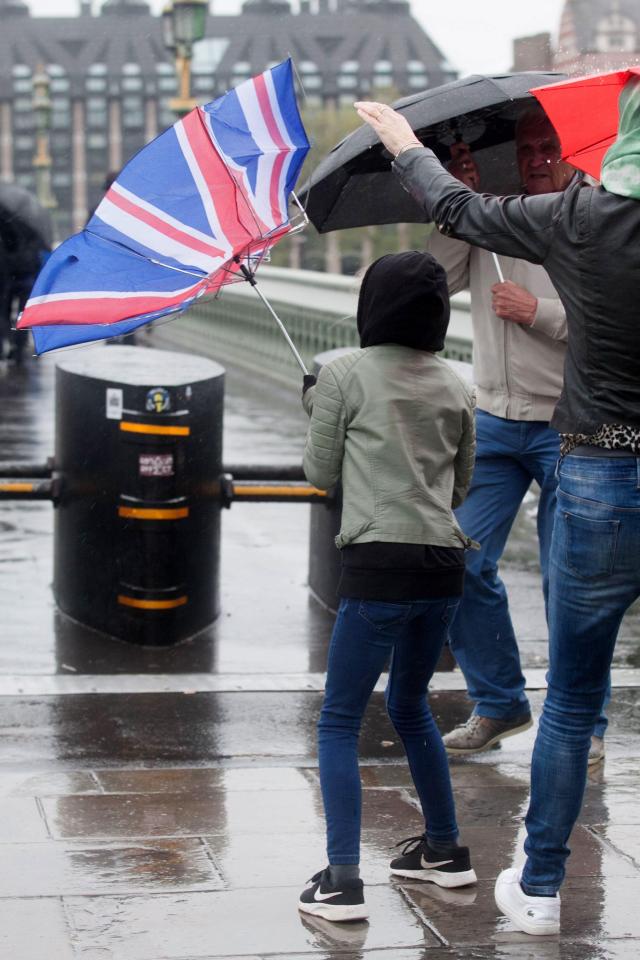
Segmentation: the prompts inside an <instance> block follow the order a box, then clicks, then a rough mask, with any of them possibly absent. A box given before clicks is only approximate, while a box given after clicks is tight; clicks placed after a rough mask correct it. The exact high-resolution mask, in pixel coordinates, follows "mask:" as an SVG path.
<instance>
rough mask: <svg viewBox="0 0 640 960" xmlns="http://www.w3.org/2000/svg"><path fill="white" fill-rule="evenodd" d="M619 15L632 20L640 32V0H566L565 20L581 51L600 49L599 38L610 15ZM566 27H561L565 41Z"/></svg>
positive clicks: (563, 21) (563, 15)
mask: <svg viewBox="0 0 640 960" xmlns="http://www.w3.org/2000/svg"><path fill="white" fill-rule="evenodd" d="M616 15H617V16H621V17H624V18H625V19H626V20H628V21H630V22H631V23H632V24H633V25H634V28H635V31H636V33H638V32H640V3H638V0H566V3H565V6H564V10H563V14H562V23H563V24H564V25H566V26H565V29H570V30H571V32H572V33H573V39H574V41H575V45H576V48H577V51H578V52H579V53H588V52H590V51H595V50H598V38H599V36H600V35H601V32H602V28H603V26H605V25H606V21H607V18H611V17H612V16H616ZM610 23H611V21H610ZM562 30H563V27H562V26H561V42H562V40H563V38H562ZM638 45H639V46H640V44H638Z"/></svg>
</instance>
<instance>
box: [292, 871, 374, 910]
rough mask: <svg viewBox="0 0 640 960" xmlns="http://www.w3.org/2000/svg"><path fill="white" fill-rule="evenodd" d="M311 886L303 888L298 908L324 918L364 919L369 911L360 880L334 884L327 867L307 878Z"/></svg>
mask: <svg viewBox="0 0 640 960" xmlns="http://www.w3.org/2000/svg"><path fill="white" fill-rule="evenodd" d="M309 883H310V884H311V886H309V887H307V889H306V890H303V892H302V894H301V895H300V901H299V903H298V910H302V911H303V913H311V914H313V915H314V916H316V917H324V919H325V920H338V921H340V920H366V919H367V917H368V916H369V911H368V910H367V907H366V905H365V902H364V892H363V883H362V880H348V881H344V882H343V883H341V884H340V885H339V886H335V885H334V884H333V883H332V882H331V879H330V876H329V868H328V867H327V868H326V869H325V870H321V871H320V873H316V875H315V876H314V877H311V880H309Z"/></svg>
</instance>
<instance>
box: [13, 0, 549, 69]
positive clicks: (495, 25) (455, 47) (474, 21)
mask: <svg viewBox="0 0 640 960" xmlns="http://www.w3.org/2000/svg"><path fill="white" fill-rule="evenodd" d="M27 2H28V3H29V5H30V7H31V11H32V13H33V14H35V15H39V16H49V17H51V16H73V14H75V13H76V12H77V10H78V7H79V0H27ZM164 2H165V0H151V6H152V8H153V9H154V10H155V11H159V10H160V9H161V8H162V7H163V6H164ZM240 2H241V0H213V4H212V9H213V10H215V12H216V13H236V12H237V11H238V9H239V8H240ZM94 6H95V7H96V8H98V7H99V6H100V0H94ZM411 6H412V8H413V13H414V16H415V17H416V18H417V19H418V20H419V21H420V23H421V24H422V25H423V26H424V27H425V29H426V30H427V32H428V33H429V35H430V36H431V38H432V39H433V40H434V41H435V42H436V43H437V44H438V46H439V47H440V49H441V50H442V52H443V54H444V55H445V56H446V57H447V58H448V59H449V60H450V61H451V63H452V64H453V66H454V67H455V68H456V69H457V70H459V71H460V72H461V73H462V74H465V73H493V72H496V71H500V70H507V69H508V68H509V67H510V66H511V41H512V39H513V37H519V36H526V35H527V34H532V33H541V32H543V31H551V33H553V34H556V33H557V31H558V25H559V22H560V15H561V13H562V8H563V6H564V0H536V3H535V4H521V3H517V2H513V0H512V2H507V0H452V2H450V3H442V2H435V0H412V3H411Z"/></svg>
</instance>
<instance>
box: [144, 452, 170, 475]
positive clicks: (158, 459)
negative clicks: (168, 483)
mask: <svg viewBox="0 0 640 960" xmlns="http://www.w3.org/2000/svg"><path fill="white" fill-rule="evenodd" d="M138 472H139V474H140V476H141V477H172V476H173V475H174V473H175V470H174V461H173V454H172V453H141V454H140V456H139V458H138Z"/></svg>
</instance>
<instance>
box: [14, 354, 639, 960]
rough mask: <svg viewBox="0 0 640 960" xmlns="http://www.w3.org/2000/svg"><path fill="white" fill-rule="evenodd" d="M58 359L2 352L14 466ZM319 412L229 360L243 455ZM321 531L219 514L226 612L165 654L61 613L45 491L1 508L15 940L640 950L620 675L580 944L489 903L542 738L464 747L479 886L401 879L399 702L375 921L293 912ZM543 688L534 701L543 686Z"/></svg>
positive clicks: (369, 848) (340, 949)
mask: <svg viewBox="0 0 640 960" xmlns="http://www.w3.org/2000/svg"><path fill="white" fill-rule="evenodd" d="M52 369H53V364H52V361H51V360H49V359H45V360H44V361H40V362H38V363H37V364H35V363H29V364H28V365H27V366H26V368H25V369H24V370H23V371H12V372H8V371H6V370H0V403H1V405H2V407H1V408H2V415H1V417H0V444H1V449H2V453H1V454H0V459H7V460H10V459H15V460H18V459H20V460H29V461H36V460H42V459H44V458H45V457H46V456H47V455H49V454H50V453H51V451H52V449H53V437H52V429H53V426H52V415H51V410H52V393H51V390H52ZM303 429H304V418H303V416H302V414H301V413H300V412H299V411H298V407H297V404H296V402H295V397H292V394H290V393H288V392H287V391H285V390H283V389H281V388H278V387H275V386H268V385H266V384H265V385H261V384H258V383H257V382H256V379H255V377H251V378H245V377H243V376H242V375H240V374H237V373H235V374H234V373H231V374H230V375H229V377H228V384H227V409H226V423H225V459H226V461H227V462H231V461H233V462H238V461H239V462H242V461H243V460H249V459H251V460H252V461H254V460H261V461H263V462H265V463H271V462H277V461H280V462H292V461H294V460H296V458H298V457H299V453H300V448H301V442H302V431H303ZM247 451H250V455H248V454H247ZM534 508H535V501H534V500H533V499H531V500H530V501H529V502H527V503H526V504H525V507H524V509H523V511H522V514H521V517H520V518H519V521H518V529H517V531H516V535H515V536H514V538H513V540H512V543H511V544H510V552H509V563H508V564H507V569H506V580H507V582H508V585H509V588H510V592H511V597H512V604H513V607H514V619H515V621H516V626H517V628H518V631H519V635H520V636H521V638H522V648H523V652H524V657H525V663H526V665H527V668H531V670H530V673H531V676H534V675H535V672H536V668H538V667H540V666H541V665H542V664H543V663H544V659H545V643H546V635H545V626H544V618H543V616H542V611H541V603H540V596H539V588H538V584H537V572H536V569H535V554H534V551H533V550H532V547H531V544H532V542H533V540H532V532H533V524H532V511H533V510H534ZM307 536H308V508H306V507H304V506H298V505H270V504H242V505H238V504H236V505H234V507H233V508H232V510H231V511H230V512H228V513H225V515H224V528H223V556H222V602H223V612H222V616H221V618H220V620H219V622H218V624H216V626H215V627H214V628H213V629H212V630H211V631H210V632H209V633H208V634H206V635H204V636H202V637H200V638H198V640H197V641H195V642H193V643H189V644H184V645H182V646H181V647H178V648H175V649H173V650H149V649H140V648H135V647H129V646H127V645H125V644H120V643H116V642H114V641H110V640H107V639H105V638H100V637H99V636H97V635H95V634H93V633H91V632H90V631H88V630H86V629H83V628H82V627H80V626H79V625H77V624H73V623H72V622H70V621H69V620H68V619H66V618H65V617H63V616H62V615H60V614H58V613H56V611H55V609H54V606H53V602H52V598H51V593H50V589H49V584H50V581H51V540H52V508H51V507H50V506H49V505H48V504H38V503H34V504H23V505H18V504H11V503H2V504H0V616H1V617H2V621H1V623H2V626H1V627H0V856H1V860H0V956H2V957H5V956H6V957H7V958H9V957H11V958H12V960H36V958H37V960H41V958H42V957H43V956H46V955H48V956H52V957H54V958H55V960H71V958H74V960H75V958H83V960H230V958H236V957H243V958H245V960H256V958H259V960H266V958H268V957H269V958H273V957H287V958H289V960H302V958H303V957H305V958H308V957H318V958H323V960H329V958H332V960H337V958H341V960H366V958H368V957H371V958H372V960H373V958H376V957H384V958H385V960H426V958H432V960H440V958H444V957H448V958H460V960H462V958H474V960H485V958H487V960H488V958H504V960H507V958H508V960H512V958H513V960H529V958H531V960H533V958H534V957H535V958H536V960H537V958H541V960H547V958H548V960H556V958H558V960H618V958H620V960H622V958H632V957H633V958H635V957H637V956H638V954H639V950H640V916H639V915H638V911H637V909H636V908H635V904H636V903H637V902H638V898H639V893H640V841H639V840H638V837H639V835H640V834H639V832H638V831H639V819H640V807H638V804H637V794H638V788H639V786H640V767H639V764H638V758H639V757H640V691H639V690H638V689H637V688H636V687H635V686H633V685H631V686H628V685H627V686H625V687H621V688H618V689H616V691H615V695H614V701H613V704H612V706H611V729H610V734H609V735H608V738H607V760H606V764H605V766H604V767H602V768H600V769H599V770H596V771H595V773H593V774H592V778H591V781H590V784H589V787H588V792H587V800H586V804H585V809H584V811H583V815H582V819H581V823H580V826H579V827H578V828H577V829H576V831H575V833H574V836H573V838H572V847H573V850H574V855H573V857H572V859H571V861H570V870H569V880H568V882H567V885H566V888H565V894H564V904H563V931H562V936H561V937H559V938H548V939H545V940H544V941H538V942H535V941H532V940H531V938H528V937H526V936H525V935H522V934H517V933H515V932H514V931H513V929H512V928H511V926H510V924H509V923H508V921H506V920H504V919H500V918H498V917H497V915H496V910H495V906H494V905H493V899H492V895H491V890H492V881H493V878H495V876H496V874H497V872H498V870H499V869H501V868H502V867H503V866H505V865H508V864H509V863H511V862H512V860H513V859H514V857H516V856H517V855H518V852H519V849H520V848H521V843H522V836H523V825H522V817H523V813H524V810H525V808H526V801H527V778H528V772H529V758H530V748H531V744H532V742H533V735H534V732H533V731H529V732H528V733H527V734H525V735H523V736H521V737H518V738H514V739H512V740H509V741H506V743H505V745H504V746H503V748H502V749H501V750H499V751H494V752H492V753H490V754H489V755H486V756H484V757H482V758H479V759H476V760H474V761H467V762H458V763H454V764H453V779H454V784H455V787H456V797H457V805H458V814H459V820H460V823H461V829H462V834H463V840H464V841H465V842H468V843H469V844H470V845H471V847H472V853H473V857H474V863H475V866H476V869H477V872H478V875H479V878H480V883H479V886H478V888H477V890H463V891H459V892H447V891H442V890H440V889H439V888H435V887H432V886H431V885H417V884H411V883H402V884H399V883H395V882H390V881H389V875H388V871H387V865H388V861H389V858H390V856H391V855H392V847H393V844H394V843H396V842H398V841H399V840H401V839H402V838H403V837H406V836H411V835H413V834H415V833H418V832H419V831H420V819H419V816H418V813H417V809H416V800H415V796H414V793H413V790H412V787H411V783H410V779H409V777H408V774H407V771H406V768H405V766H404V764H403V763H402V756H401V750H400V747H399V744H398V743H397V741H396V738H395V734H394V732H393V730H392V729H391V728H390V726H389V724H388V721H387V720H386V718H385V715H384V708H383V703H382V697H381V695H380V694H376V695H374V700H373V703H372V707H371V710H370V712H369V715H368V716H367V720H366V723H365V727H364V730H363V736H362V744H361V746H362V756H363V758H364V764H365V766H364V768H363V784H364V789H365V798H364V837H363V839H364V844H363V876H364V878H365V882H366V883H367V900H368V902H369V904H370V909H371V921H370V923H368V924H352V925H347V926H343V927H336V926H335V925H330V924H328V923H326V922H323V921H321V920H313V919H310V918H305V919H304V920H302V919H301V918H300V917H299V916H298V914H297V911H296V910H295V903H296V900H297V895H298V893H299V891H300V889H301V886H302V884H303V883H304V881H305V880H306V879H307V877H308V876H309V875H310V874H311V873H312V872H314V871H315V870H317V869H319V868H320V867H321V866H322V865H323V864H324V862H325V859H324V852H323V825H322V805H321V798H320V792H319V786H318V780H317V769H316V753H315V731H314V725H315V720H316V717H317V713H318V709H319V705H320V701H321V693H320V691H319V686H320V684H321V677H320V676H319V675H320V674H321V673H322V670H323V668H324V659H325V656H326V645H327V640H328V637H329V633H330V630H331V617H330V616H329V615H328V614H327V613H325V612H324V611H323V610H322V609H320V608H319V607H318V606H317V605H316V604H315V603H314V602H313V601H312V600H310V599H309V597H308V594H307V590H306V585H305V580H306V551H307ZM240 574H242V575H240ZM639 630H640V621H639V618H638V616H637V615H634V616H631V617H629V618H627V621H626V622H625V625H624V629H623V639H622V641H621V643H620V645H619V649H618V652H617V660H616V663H617V665H618V666H619V667H620V668H634V667H636V666H637V665H638V660H637V656H638V644H637V637H638V633H639ZM619 676H620V677H622V674H619ZM634 676H635V674H628V675H627V681H626V682H627V683H632V684H633V683H634V682H635V681H634ZM150 684H151V685H152V686H151V687H150V686H149V685H150ZM453 685H455V675H454V684H453ZM459 685H460V684H459V682H458V686H459ZM447 686H451V678H447V677H440V678H438V681H437V682H436V684H435V688H436V691H435V692H434V694H433V705H434V708H435V711H436V714H437V716H438V719H439V721H440V722H441V725H442V726H443V728H449V727H450V726H451V725H453V724H454V723H456V722H458V721H460V720H462V719H463V718H464V717H465V716H466V713H467V710H468V705H467V704H466V702H465V698H464V695H463V694H462V693H461V692H459V691H456V690H451V689H447ZM92 689H95V690H96V691H97V692H95V693H91V692H90V691H91V690H92ZM101 691H102V692H101ZM162 691H164V692H162ZM531 696H532V702H533V706H534V709H535V711H536V712H539V707H540V703H541V699H542V694H541V693H540V692H535V691H534V692H532V694H531Z"/></svg>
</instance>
